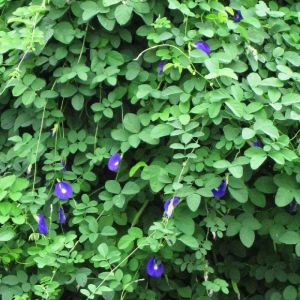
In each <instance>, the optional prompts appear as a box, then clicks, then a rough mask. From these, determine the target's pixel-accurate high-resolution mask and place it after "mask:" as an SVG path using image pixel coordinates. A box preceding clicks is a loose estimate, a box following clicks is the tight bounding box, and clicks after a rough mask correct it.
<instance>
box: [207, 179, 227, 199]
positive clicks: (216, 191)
mask: <svg viewBox="0 0 300 300" xmlns="http://www.w3.org/2000/svg"><path fill="white" fill-rule="evenodd" d="M226 188H227V181H226V180H225V179H223V180H222V181H221V183H220V185H219V186H218V187H217V188H216V189H212V190H211V191H212V193H213V195H214V197H216V198H222V197H223V196H224V195H225V193H226Z"/></svg>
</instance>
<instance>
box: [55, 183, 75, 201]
mask: <svg viewBox="0 0 300 300" xmlns="http://www.w3.org/2000/svg"><path fill="white" fill-rule="evenodd" d="M54 193H55V195H56V196H57V197H58V198H59V199H60V200H67V199H69V198H71V197H72V196H73V188H72V186H71V185H70V183H68V182H66V181H61V182H58V183H56V184H55V188H54Z"/></svg>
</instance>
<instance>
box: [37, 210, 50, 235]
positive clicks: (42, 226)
mask: <svg viewBox="0 0 300 300" xmlns="http://www.w3.org/2000/svg"><path fill="white" fill-rule="evenodd" d="M36 219H37V223H38V228H39V232H40V234H47V233H48V227H47V223H46V220H45V216H44V215H43V214H38V215H37V217H36Z"/></svg>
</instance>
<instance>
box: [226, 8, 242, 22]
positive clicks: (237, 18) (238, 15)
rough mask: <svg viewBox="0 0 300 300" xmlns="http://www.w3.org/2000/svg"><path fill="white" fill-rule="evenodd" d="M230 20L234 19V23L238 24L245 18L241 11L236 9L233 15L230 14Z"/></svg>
mask: <svg viewBox="0 0 300 300" xmlns="http://www.w3.org/2000/svg"><path fill="white" fill-rule="evenodd" d="M229 18H230V19H232V20H233V21H234V22H236V23H238V22H240V21H241V20H243V16H242V13H241V11H240V10H238V9H234V10H233V15H232V14H229Z"/></svg>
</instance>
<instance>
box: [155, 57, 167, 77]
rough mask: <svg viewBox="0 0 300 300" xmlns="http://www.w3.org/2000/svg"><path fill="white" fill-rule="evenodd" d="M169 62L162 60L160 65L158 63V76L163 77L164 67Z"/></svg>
mask: <svg viewBox="0 0 300 300" xmlns="http://www.w3.org/2000/svg"><path fill="white" fill-rule="evenodd" d="M167 62H168V61H167V60H161V61H160V62H159V63H158V66H157V73H158V75H161V74H162V72H163V70H164V66H165V65H166V63H167Z"/></svg>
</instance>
